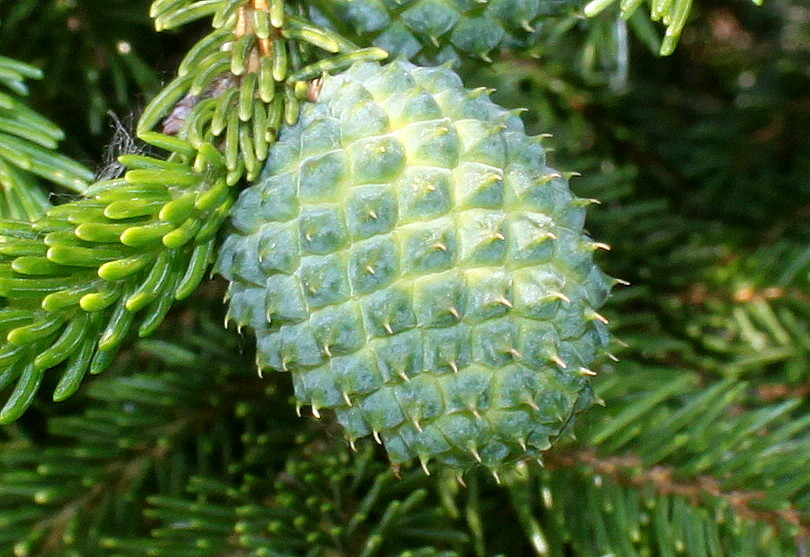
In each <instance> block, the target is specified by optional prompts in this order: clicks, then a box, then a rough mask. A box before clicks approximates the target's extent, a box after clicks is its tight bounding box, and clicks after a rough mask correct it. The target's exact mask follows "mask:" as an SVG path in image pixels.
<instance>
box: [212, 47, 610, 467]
mask: <svg viewBox="0 0 810 557" xmlns="http://www.w3.org/2000/svg"><path fill="white" fill-rule="evenodd" d="M585 205H586V203H584V202H583V200H580V199H577V198H576V197H575V196H573V195H572V194H571V192H570V190H569V189H568V184H567V182H566V180H565V179H564V178H563V177H562V176H561V175H560V174H559V173H557V172H555V171H554V170H552V169H550V168H548V167H547V166H546V161H545V156H544V152H543V148H542V146H541V145H540V143H539V141H538V140H537V139H536V138H531V137H528V136H527V135H526V134H525V133H524V130H523V125H522V122H521V121H520V119H519V118H518V117H517V116H515V115H514V114H513V113H512V112H509V111H507V110H505V109H503V108H500V107H498V106H497V105H495V104H494V103H492V102H491V101H490V100H489V98H488V96H487V95H486V94H485V93H483V92H481V91H470V90H467V89H464V88H463V87H462V84H461V82H460V80H459V78H458V77H457V76H456V75H455V74H454V73H453V72H452V71H450V70H448V69H442V68H421V67H417V66H414V65H411V64H410V63H408V62H404V61H397V62H393V63H391V64H388V65H385V66H380V65H378V64H371V63H362V64H358V65H355V66H353V67H352V68H351V69H349V70H347V71H346V72H345V73H343V74H341V75H338V76H335V77H328V78H326V79H325V81H324V84H323V87H322V90H321V93H320V97H319V99H318V100H317V102H315V103H308V104H305V105H304V106H303V108H302V111H301V116H300V120H299V122H298V123H297V124H296V125H295V126H293V127H290V128H287V129H286V130H284V131H283V132H282V134H281V136H280V138H279V140H278V142H277V143H276V144H274V145H273V146H272V147H271V150H270V154H269V156H268V160H267V164H266V167H265V169H264V172H263V174H262V176H261V178H260V179H259V180H258V181H257V182H256V183H255V184H254V185H253V186H251V187H249V188H247V189H246V190H245V191H244V192H243V193H242V195H241V197H240V199H239V201H238V202H237V204H236V205H235V207H234V209H233V212H232V219H231V223H232V231H231V233H230V234H229V235H228V237H227V238H226V240H225V242H224V244H223V246H222V249H221V255H220V259H219V263H218V268H219V271H220V273H222V274H223V275H224V276H225V277H226V278H228V279H229V280H230V287H229V292H228V297H229V303H230V305H229V318H230V319H233V320H234V321H236V322H238V323H239V324H240V325H246V326H250V327H251V328H252V329H253V330H254V331H255V333H256V337H257V362H258V365H259V367H260V368H262V369H272V370H279V371H289V372H291V375H292V378H293V383H294V386H295V393H296V397H297V398H298V400H299V402H300V403H301V404H302V405H310V406H311V407H312V409H313V412H314V413H315V414H316V415H319V414H320V410H323V409H328V408H329V409H334V411H335V413H336V416H337V419H338V421H339V422H340V423H341V424H342V425H343V427H344V429H345V432H346V436H347V438H348V439H349V440H350V441H352V442H354V440H356V439H358V438H360V437H364V436H367V435H373V436H374V437H375V438H377V439H379V440H380V441H381V442H382V443H384V445H385V447H386V449H387V450H388V453H389V456H390V458H391V460H392V462H394V463H403V462H407V461H410V460H412V459H414V458H417V459H419V460H421V461H422V462H423V463H424V464H425V465H427V463H428V462H432V461H436V462H439V463H442V464H443V465H446V466H450V467H453V468H457V469H462V468H465V467H467V466H470V465H473V464H475V463H476V462H480V463H482V464H483V465H485V466H487V467H489V468H492V469H497V468H498V467H500V466H501V465H502V464H504V463H505V462H509V461H514V460H516V459H520V458H523V457H538V456H539V455H540V454H541V452H542V451H543V450H545V449H547V448H548V447H549V446H550V444H551V442H552V441H553V439H554V438H555V437H556V436H557V435H559V433H560V432H561V430H562V429H563V428H564V427H565V424H567V423H568V421H569V418H570V417H571V415H572V414H573V413H575V412H577V411H579V410H582V409H583V408H585V407H587V405H588V404H589V402H590V399H591V397H590V391H589V388H588V375H589V374H590V372H589V370H587V366H588V365H589V364H590V363H591V362H592V361H593V359H594V358H595V357H596V356H597V354H598V353H599V351H600V350H601V349H602V347H603V346H604V343H605V342H606V336H607V333H606V330H605V326H604V324H603V323H602V321H601V317H600V316H599V315H598V314H597V313H596V312H595V310H596V309H598V307H599V306H600V305H601V304H602V303H603V302H604V300H605V298H606V297H607V295H608V292H609V289H610V286H611V284H612V281H611V280H610V279H609V278H608V277H606V276H605V275H604V274H603V273H602V272H601V271H600V270H599V269H598V268H597V267H596V266H595V265H594V263H593V261H592V253H593V251H594V249H595V248H596V247H597V244H595V243H594V242H592V241H591V240H590V239H589V238H587V236H585V235H584V234H583V231H582V226H583V222H584V206H585Z"/></svg>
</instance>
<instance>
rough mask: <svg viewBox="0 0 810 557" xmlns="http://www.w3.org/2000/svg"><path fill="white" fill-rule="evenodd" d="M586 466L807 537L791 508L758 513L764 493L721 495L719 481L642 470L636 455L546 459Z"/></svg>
mask: <svg viewBox="0 0 810 557" xmlns="http://www.w3.org/2000/svg"><path fill="white" fill-rule="evenodd" d="M577 465H579V466H585V467H587V468H590V469H591V470H592V471H593V472H595V473H597V474H599V475H602V476H607V477H608V478H610V479H612V480H613V481H614V482H616V483H618V484H621V485H627V486H631V487H642V486H652V487H653V488H654V489H655V490H656V491H657V492H658V493H659V494H661V495H679V496H681V497H684V498H685V499H687V500H688V501H689V502H690V503H691V504H692V505H695V506H697V505H698V504H699V503H700V501H701V500H702V499H704V498H705V497H706V496H710V497H713V498H715V499H720V500H722V501H723V502H725V503H726V504H727V505H728V508H729V509H730V510H731V511H732V512H733V513H734V514H736V515H737V516H739V517H740V518H743V519H746V520H751V521H756V522H764V523H767V524H770V525H771V526H773V527H774V528H777V529H778V528H780V527H782V526H784V525H785V524H788V525H790V526H792V527H794V528H796V530H797V531H798V533H797V541H798V538H801V537H806V536H807V535H808V534H810V520H808V517H803V516H802V515H801V513H800V512H799V510H798V509H797V508H796V507H795V506H794V505H792V504H789V503H788V504H786V505H785V506H784V508H780V509H775V510H760V509H756V508H754V507H753V505H752V503H753V502H754V501H757V500H759V499H762V498H763V497H765V492H763V491H756V490H746V491H742V490H731V491H724V490H723V487H722V485H721V484H720V481H719V480H717V478H715V477H713V476H709V475H702V476H698V477H695V478H692V479H691V481H689V480H683V479H676V478H675V470H674V469H673V468H670V467H667V466H653V467H651V468H645V467H644V464H643V462H642V460H641V459H640V458H639V457H637V456H635V455H632V454H630V455H621V456H610V457H600V456H599V455H597V454H596V452H595V451H593V450H591V449H582V450H578V451H574V452H566V453H551V454H548V455H547V457H546V466H547V467H548V468H555V467H558V468H570V467H572V466H577Z"/></svg>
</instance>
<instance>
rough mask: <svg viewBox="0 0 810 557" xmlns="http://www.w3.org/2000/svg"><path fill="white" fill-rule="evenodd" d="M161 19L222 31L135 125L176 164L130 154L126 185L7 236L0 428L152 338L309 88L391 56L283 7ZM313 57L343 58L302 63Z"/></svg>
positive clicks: (203, 44)
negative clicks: (136, 339) (50, 383)
mask: <svg viewBox="0 0 810 557" xmlns="http://www.w3.org/2000/svg"><path fill="white" fill-rule="evenodd" d="M167 6H168V8H167ZM167 10H168V11H167ZM153 12H154V13H155V14H156V15H157V18H158V19H157V21H158V25H159V27H162V28H171V27H175V26H177V25H181V24H182V23H187V22H189V21H192V20H194V19H197V18H200V17H204V16H209V15H212V14H213V16H214V17H213V25H214V31H213V32H212V33H211V34H209V35H207V36H206V37H204V38H203V39H202V40H201V41H199V42H198V43H197V44H196V45H195V46H194V47H193V48H192V49H191V51H190V52H189V54H188V55H187V56H186V58H185V59H184V61H183V63H182V64H181V66H180V70H179V71H178V77H177V78H176V79H175V80H174V81H172V82H171V83H170V84H169V85H167V87H166V88H164V90H163V91H162V92H161V93H160V94H158V96H157V97H155V99H154V100H153V101H152V102H151V103H150V104H149V105H148V106H147V107H146V109H145V110H144V112H143V114H142V116H141V118H140V120H139V123H138V126H137V135H138V137H139V138H140V139H141V140H143V141H144V142H146V143H148V144H149V145H151V146H153V147H156V148H158V149H162V150H164V151H166V152H167V153H168V156H167V157H166V158H156V157H148V156H143V155H134V154H129V155H123V156H122V157H120V158H119V161H120V162H121V164H122V165H123V167H124V171H125V172H124V174H123V176H122V177H120V178H114V179H112V180H106V181H102V182H98V183H95V184H93V186H92V187H91V188H89V189H88V190H87V191H85V192H84V194H83V197H82V198H81V199H79V200H76V201H73V202H69V203H66V204H63V205H59V206H57V207H54V208H52V209H50V210H49V211H48V212H47V214H46V215H45V216H44V217H42V218H40V219H38V220H36V221H35V222H34V223H33V224H31V225H30V226H29V225H28V224H16V223H8V224H7V225H6V226H4V227H3V228H2V229H0V231H2V234H3V235H4V236H5V238H6V242H5V244H4V250H3V256H4V262H0V265H2V268H4V269H5V272H4V273H1V275H2V276H0V297H3V298H5V299H6V300H7V301H8V307H7V308H4V309H3V310H0V332H2V333H3V334H5V337H6V341H5V343H3V344H2V346H0V387H2V388H5V387H9V386H11V385H12V384H14V388H13V390H12V391H11V393H10V395H9V398H8V400H7V401H6V403H5V405H4V406H3V407H2V409H0V423H9V422H11V421H14V420H16V419H17V418H19V416H20V415H22V413H23V412H24V411H25V410H26V409H27V408H28V406H29V405H30V404H31V403H32V402H33V400H34V396H35V394H36V392H37V390H38V389H39V387H40V385H41V384H42V381H43V379H44V374H45V371H46V370H48V369H51V368H54V367H57V366H62V374H61V378H60V381H59V383H58V384H57V386H56V388H55V391H54V400H56V401H61V400H65V399H66V398H68V397H69V396H70V395H72V394H73V393H74V392H75V391H76V389H77V388H78V386H79V385H80V383H81V381H82V378H83V377H84V376H85V374H86V373H88V372H89V373H90V374H97V373H100V372H101V371H103V370H104V368H105V367H107V366H108V365H109V363H110V362H111V360H112V359H113V357H114V356H115V353H116V351H117V349H118V347H119V346H120V345H121V343H122V342H124V340H125V339H126V337H127V335H128V334H129V333H130V331H131V330H136V331H137V334H138V335H139V336H141V337H144V336H148V335H150V334H151V333H152V332H153V331H154V330H155V328H156V327H157V326H158V325H159V324H160V322H161V321H162V320H163V318H164V317H165V315H166V314H167V313H168V311H169V310H170V309H171V307H172V305H173V303H174V301H175V300H181V299H183V298H185V297H187V296H188V295H190V294H191V293H192V292H193V291H194V289H195V288H196V287H197V285H198V284H199V283H200V281H201V280H202V279H203V277H204V275H205V272H206V270H207V268H208V266H209V264H210V263H211V262H212V260H213V254H214V245H215V241H216V234H217V232H218V230H219V228H220V226H221V225H222V223H223V222H224V221H225V219H226V217H227V215H228V211H229V209H230V207H231V205H232V203H233V201H234V198H235V192H234V189H235V188H233V187H232V186H234V185H235V184H237V183H239V182H240V180H241V179H242V178H243V177H247V178H248V179H253V178H255V177H256V176H257V175H258V172H259V170H260V168H261V163H262V161H264V159H265V157H266V156H267V150H268V147H269V144H270V143H271V142H272V141H273V140H274V139H275V135H276V133H277V132H278V130H279V128H280V126H281V125H282V124H283V123H285V122H286V123H292V122H294V121H295V119H296V117H297V111H298V106H299V103H300V99H301V98H302V97H303V96H305V95H306V93H307V84H306V81H307V80H309V79H312V78H313V77H316V76H317V75H320V74H321V73H322V72H327V71H336V70H340V69H342V68H344V67H345V66H347V65H349V64H351V63H353V62H355V61H357V60H365V59H370V60H378V59H380V58H383V57H385V56H386V53H385V52H383V51H381V50H380V49H364V50H358V49H356V48H355V47H354V45H353V44H352V43H350V42H348V41H346V40H345V39H342V38H341V37H339V36H338V35H336V34H334V33H330V32H324V31H321V30H319V29H317V28H315V27H313V26H312V25H310V24H308V23H306V22H305V21H303V20H301V19H298V18H296V17H294V16H291V17H287V16H286V15H285V13H284V11H283V5H282V4H281V3H280V2H273V3H272V5H270V4H267V2H263V1H261V0H255V1H252V2H247V3H246V2H225V1H222V2H196V3H187V2H186V3H184V2H181V3H177V2H170V3H166V2H157V3H156V4H155V7H154V8H153ZM312 47H317V48H320V49H321V50H326V51H328V52H334V53H337V54H338V55H337V56H336V57H333V58H331V59H328V58H327V59H325V60H324V59H318V61H317V62H314V63H312V64H310V65H307V62H309V58H308V53H309V51H310V49H311V48H312ZM156 127H162V131H163V132H164V133H158V132H155V131H152V130H153V129H154V128H156ZM0 140H2V136H0ZM0 154H2V141H0ZM62 166H64V165H62ZM136 314H138V315H137V318H136Z"/></svg>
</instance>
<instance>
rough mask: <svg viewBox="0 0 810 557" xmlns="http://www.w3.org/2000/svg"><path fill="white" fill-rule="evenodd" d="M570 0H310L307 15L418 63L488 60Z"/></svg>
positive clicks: (565, 8)
mask: <svg viewBox="0 0 810 557" xmlns="http://www.w3.org/2000/svg"><path fill="white" fill-rule="evenodd" d="M580 8H581V5H580V4H579V3H578V2H574V1H572V0H312V1H311V2H310V3H309V9H310V17H311V18H312V20H313V21H314V22H316V23H318V24H319V25H322V26H329V27H334V28H336V29H338V30H339V31H341V32H344V33H346V34H347V35H350V36H352V37H353V38H354V39H355V40H357V41H359V43H360V44H363V45H364V46H366V45H370V44H373V45H375V46H378V47H380V48H383V49H385V50H386V51H388V52H389V53H390V54H391V55H392V56H402V57H405V58H407V59H408V60H411V61H413V62H416V63H419V64H435V63H440V62H448V61H449V62H454V63H455V62H460V61H461V59H463V58H469V57H480V58H484V59H488V58H489V57H490V56H491V55H492V54H493V52H494V51H497V50H499V49H504V48H505V49H510V48H523V47H526V46H527V45H529V44H531V43H532V40H531V39H532V38H533V37H534V35H535V34H536V33H537V30H538V29H540V28H541V27H542V25H543V20H544V19H545V18H548V17H555V16H556V17H559V16H564V15H573V14H574V13H575V12H576V11H577V10H578V9H580Z"/></svg>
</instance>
